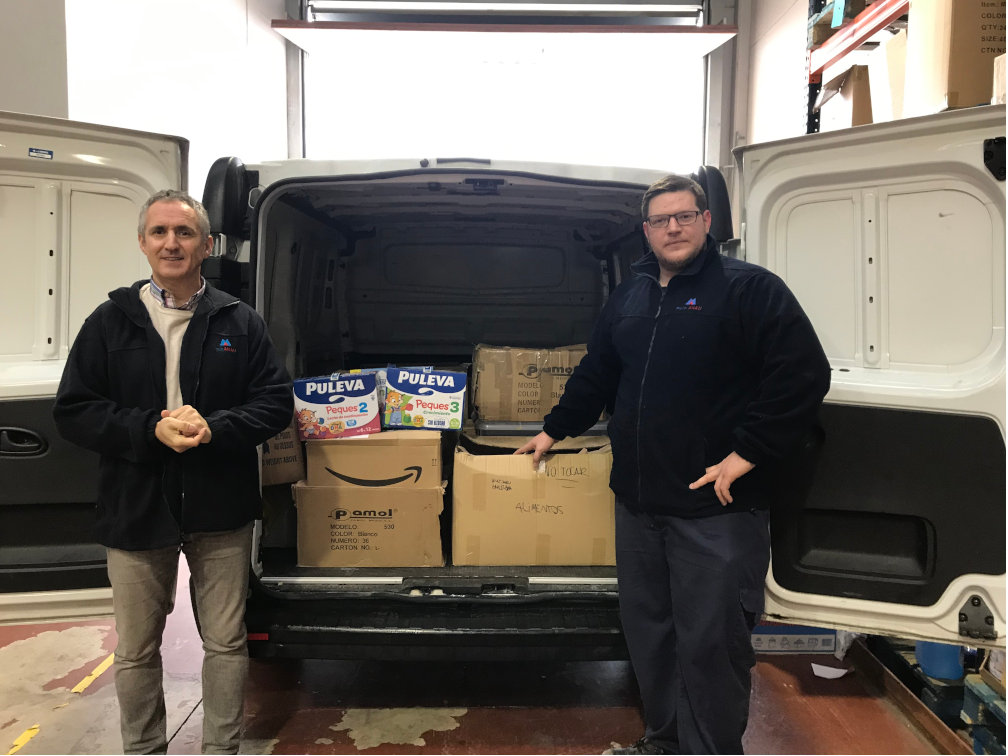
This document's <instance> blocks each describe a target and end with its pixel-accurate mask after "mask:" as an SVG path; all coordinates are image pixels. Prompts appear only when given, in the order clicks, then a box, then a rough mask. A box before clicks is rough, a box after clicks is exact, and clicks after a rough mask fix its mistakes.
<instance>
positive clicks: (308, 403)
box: [294, 373, 381, 441]
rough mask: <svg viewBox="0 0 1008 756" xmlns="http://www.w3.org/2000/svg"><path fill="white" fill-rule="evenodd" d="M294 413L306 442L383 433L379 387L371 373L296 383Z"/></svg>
mask: <svg viewBox="0 0 1008 756" xmlns="http://www.w3.org/2000/svg"><path fill="white" fill-rule="evenodd" d="M294 410H295V412H296V413H297V415H296V419H297V424H298V435H299V436H300V438H301V440H302V441H308V440H311V439H320V438H342V437H346V436H360V435H364V434H367V433H377V432H378V431H380V430H381V421H380V419H379V416H378V392H377V384H376V382H375V377H374V375H371V374H367V373H359V374H357V375H348V374H333V375H332V376H328V377H326V376H321V377H318V378H299V379H298V380H296V381H294Z"/></svg>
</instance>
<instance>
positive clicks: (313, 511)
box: [293, 482, 444, 567]
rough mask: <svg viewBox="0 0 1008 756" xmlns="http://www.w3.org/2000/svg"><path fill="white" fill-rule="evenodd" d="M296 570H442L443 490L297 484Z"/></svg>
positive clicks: (295, 490)
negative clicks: (392, 568) (406, 568)
mask: <svg viewBox="0 0 1008 756" xmlns="http://www.w3.org/2000/svg"><path fill="white" fill-rule="evenodd" d="M293 490H294V500H295V502H296V503H297V513H298V521H297V550H298V566H299V567H442V566H444V557H443V556H442V553H441V523H440V520H439V515H440V514H441V510H442V508H443V506H444V499H443V491H442V489H441V488H394V489H393V488H367V487H357V486H354V487H351V486H325V487H320V488H315V487H311V486H308V485H306V484H305V483H304V482H300V483H297V484H295V486H294V489H293Z"/></svg>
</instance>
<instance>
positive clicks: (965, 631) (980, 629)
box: [959, 595, 997, 640]
mask: <svg viewBox="0 0 1008 756" xmlns="http://www.w3.org/2000/svg"><path fill="white" fill-rule="evenodd" d="M959 635H961V636H963V637H964V638H983V639H984V640H995V639H996V638H997V631H996V630H995V629H994V612H992V611H991V610H990V607H989V606H987V603H986V602H985V601H984V600H983V599H982V598H981V597H980V596H976V595H973V596H970V597H969V600H968V601H967V602H966V603H965V604H963V605H962V608H961V609H960V610H959Z"/></svg>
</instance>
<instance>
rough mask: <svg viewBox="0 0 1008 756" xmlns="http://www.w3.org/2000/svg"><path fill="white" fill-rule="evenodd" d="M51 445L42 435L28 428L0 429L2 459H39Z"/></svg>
mask: <svg viewBox="0 0 1008 756" xmlns="http://www.w3.org/2000/svg"><path fill="white" fill-rule="evenodd" d="M48 448H49V443H48V442H47V441H46V440H45V438H43V437H42V435H41V434H39V433H36V432H35V431H31V430H28V429H27V428H10V427H8V428H0V457H37V456H38V455H40V454H45V452H46V450H47V449H48Z"/></svg>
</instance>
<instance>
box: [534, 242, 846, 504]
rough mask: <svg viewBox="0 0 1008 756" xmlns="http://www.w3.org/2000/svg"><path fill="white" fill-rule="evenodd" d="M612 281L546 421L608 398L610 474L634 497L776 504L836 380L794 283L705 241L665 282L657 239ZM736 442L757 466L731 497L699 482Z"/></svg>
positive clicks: (551, 423)
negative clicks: (790, 464)
mask: <svg viewBox="0 0 1008 756" xmlns="http://www.w3.org/2000/svg"><path fill="white" fill-rule="evenodd" d="M631 270H632V273H633V274H632V276H631V277H630V279H629V280H627V281H625V282H624V283H623V284H621V285H620V286H619V287H617V289H616V290H615V291H614V292H613V294H612V296H611V297H610V298H609V301H608V302H607V303H606V305H605V307H604V308H603V309H602V314H601V316H600V317H599V320H598V323H597V324H596V326H595V330H594V333H593V334H592V337H591V340H590V341H589V343H588V354H587V356H586V357H585V358H584V359H582V361H581V363H580V364H579V365H578V367H577V368H576V369H575V371H574V373H573V375H571V378H570V380H569V381H568V382H567V386H566V388H565V389H564V393H563V396H561V398H560V401H559V403H558V404H557V405H556V406H555V407H554V408H553V410H552V411H551V412H550V413H549V415H547V416H546V419H545V422H544V424H543V429H544V430H545V431H546V433H548V434H549V435H550V436H552V437H553V438H555V439H561V438H566V437H567V436H577V435H579V434H581V433H583V432H584V431H585V430H587V429H588V428H589V427H591V425H592V424H593V423H594V422H595V421H596V420H597V419H598V416H599V414H600V413H601V412H602V410H603V409H608V410H609V412H610V413H611V415H612V417H611V418H610V420H609V438H610V440H611V442H612V452H613V469H612V477H611V479H610V485H611V487H612V489H613V491H615V493H616V495H617V496H619V497H620V499H621V500H623V501H625V502H626V503H627V504H628V505H630V506H635V507H637V508H639V509H642V510H644V511H648V512H653V513H660V514H671V515H677V516H681V517H706V516H709V515H713V514H720V513H722V512H733V511H740V510H747V509H754V508H766V507H768V506H769V504H770V501H769V496H768V490H767V489H768V481H769V476H770V473H772V467H773V463H774V462H775V461H776V460H780V459H781V458H782V457H784V456H785V455H786V454H788V453H789V452H791V451H792V450H793V449H795V448H796V447H797V445H798V444H799V442H800V441H801V440H802V439H803V437H804V435H805V434H806V433H807V432H808V430H809V429H810V428H811V426H812V424H813V423H814V422H815V418H816V414H817V412H818V409H819V406H820V405H821V403H822V400H823V397H825V395H826V392H827V391H828V390H829V385H830V366H829V363H828V362H827V360H826V355H825V354H824V353H823V349H822V346H821V345H820V344H819V339H818V338H817V337H816V334H815V331H814V330H813V328H812V324H811V323H810V322H809V319H808V318H807V317H806V315H805V313H804V312H803V311H802V308H801V306H800V305H799V304H798V301H797V300H796V299H795V297H794V295H793V294H792V293H791V291H790V290H789V289H788V288H787V286H786V285H785V284H784V282H783V281H782V280H781V279H780V278H778V277H777V276H775V275H774V274H773V273H771V272H769V271H768V270H765V269H764V268H761V267H759V266H757V265H752V264H750V263H746V262H742V261H739V260H733V259H731V258H726V257H722V256H721V255H720V254H718V251H717V245H716V244H715V242H714V240H713V238H711V237H710V236H708V238H707V246H706V248H705V249H704V250H703V251H702V252H701V253H700V255H699V256H698V257H697V259H696V260H694V261H693V262H692V263H691V264H690V265H689V266H688V267H687V268H686V269H685V270H683V271H682V272H680V273H678V274H677V275H676V276H674V277H673V278H672V280H671V281H670V282H669V284H668V286H667V288H666V289H662V288H661V285H660V284H659V267H658V260H657V259H656V258H655V256H654V253H652V252H649V253H648V254H647V255H645V256H644V257H643V258H642V259H641V260H639V261H637V262H636V263H634V265H633V266H631ZM732 451H736V452H738V454H739V455H740V456H741V457H743V458H744V459H747V460H749V461H750V462H752V463H754V464H755V465H756V468H755V469H754V470H753V471H751V472H750V473H748V474H747V475H744V476H742V477H741V478H739V479H738V480H737V481H736V482H735V483H734V484H733V485H732V487H731V495H732V498H733V499H734V503H733V504H730V505H728V506H727V507H723V506H721V503H720V502H719V501H718V498H717V496H716V494H715V493H714V486H713V484H710V485H707V486H704V487H703V488H701V489H698V490H696V491H691V490H689V488H688V486H689V484H690V483H692V482H693V481H695V480H697V479H698V478H700V477H702V476H703V475H704V472H705V468H706V467H709V466H710V465H714V464H717V463H718V462H720V461H721V460H722V459H724V458H725V457H727V456H728V455H729V454H730V453H731V452H732Z"/></svg>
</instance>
